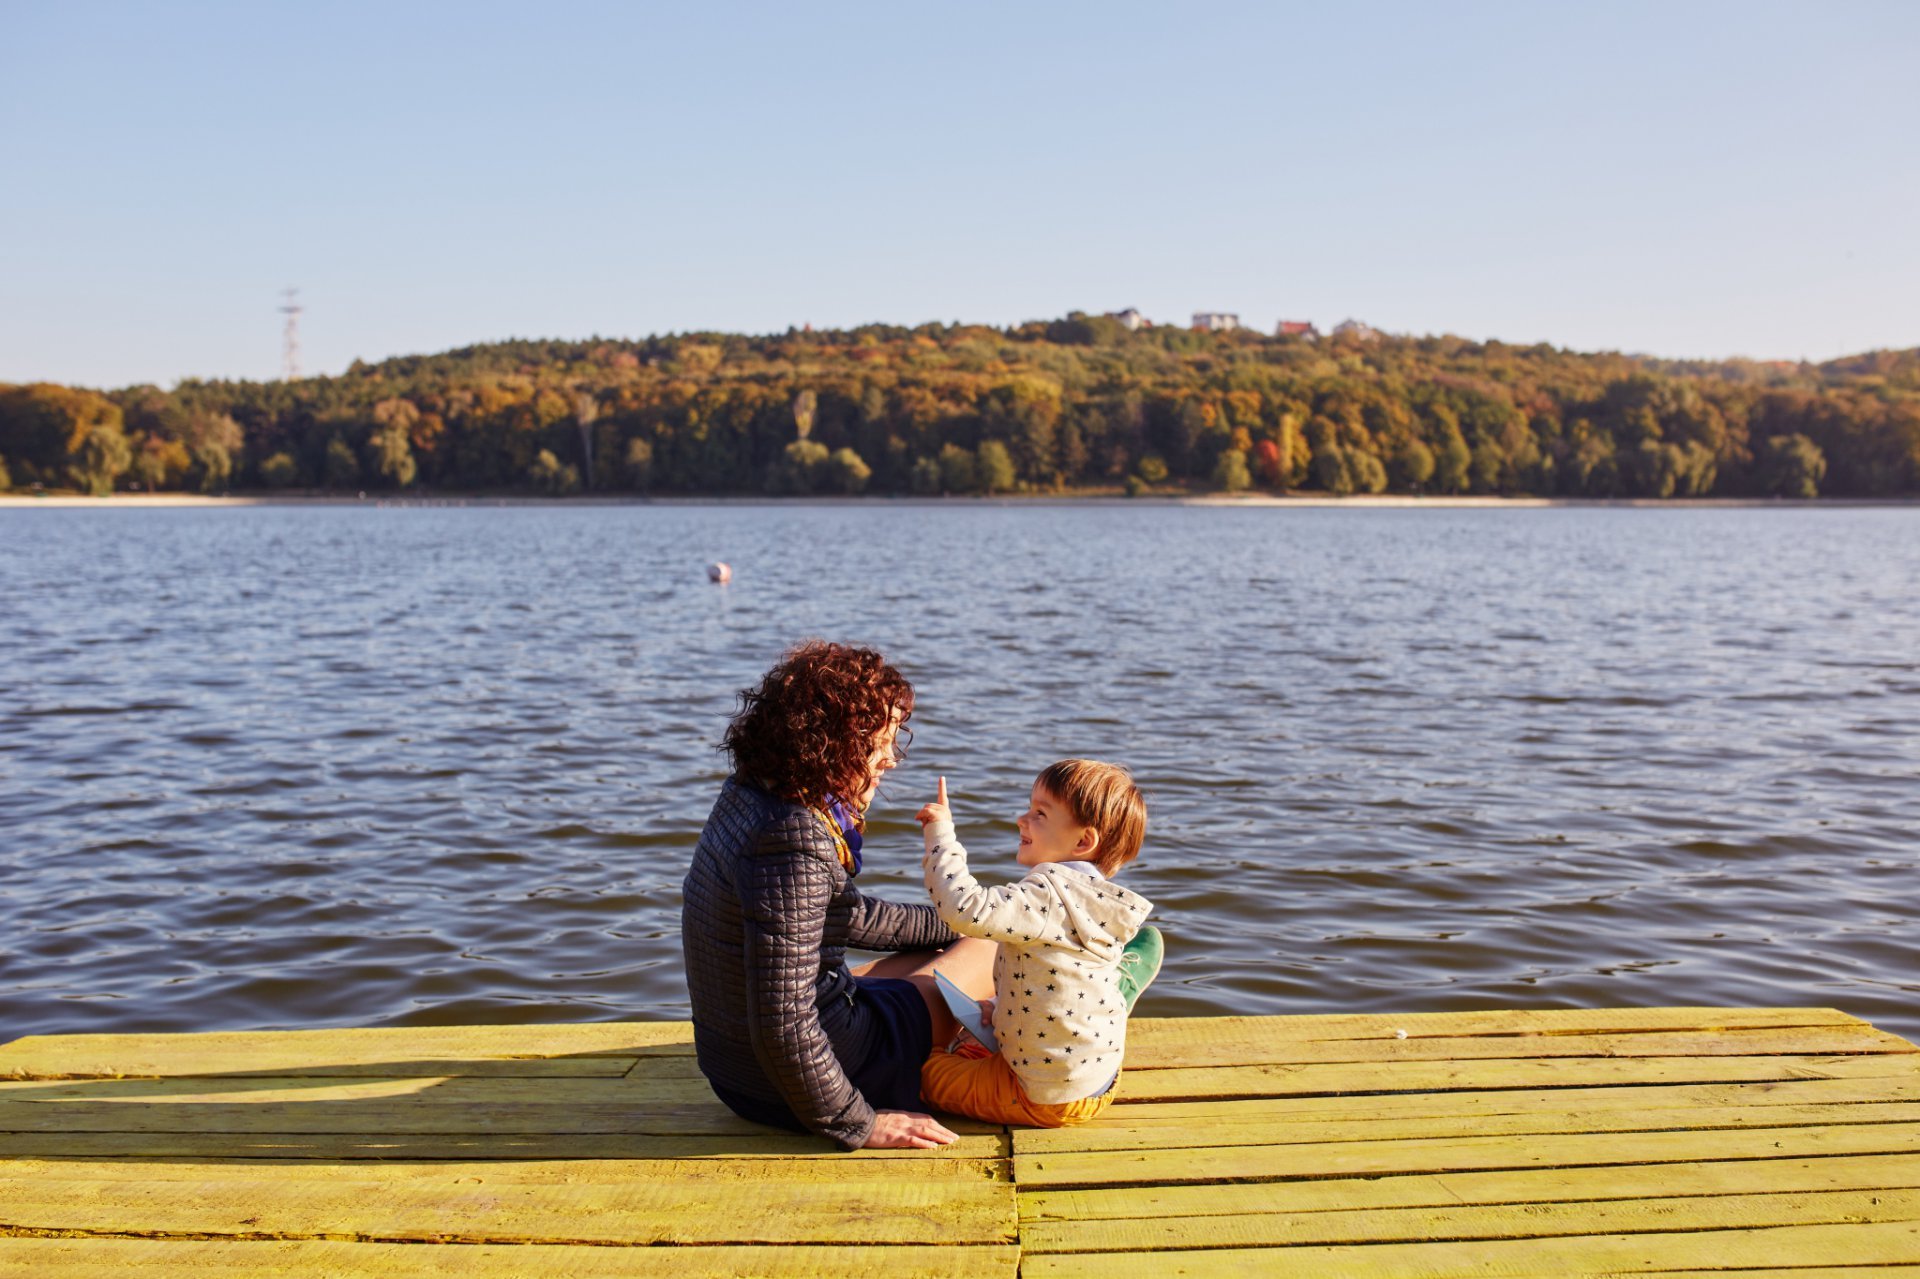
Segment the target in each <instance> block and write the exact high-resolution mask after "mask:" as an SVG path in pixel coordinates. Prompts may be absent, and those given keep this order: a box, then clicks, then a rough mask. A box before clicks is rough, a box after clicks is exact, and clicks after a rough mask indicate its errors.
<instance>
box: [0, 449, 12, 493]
mask: <svg viewBox="0 0 1920 1279" xmlns="http://www.w3.org/2000/svg"><path fill="white" fill-rule="evenodd" d="M12 487H13V473H12V472H10V471H9V470H7V459H6V458H4V457H0V493H5V492H6V491H7V490H9V489H11V488H12Z"/></svg>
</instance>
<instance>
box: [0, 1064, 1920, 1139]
mask: <svg viewBox="0 0 1920 1279" xmlns="http://www.w3.org/2000/svg"><path fill="white" fill-rule="evenodd" d="M461 1082H463V1083H466V1084H469V1085H473V1086H476V1087H477V1086H483V1085H486V1084H491V1083H495V1082H500V1083H506V1082H515V1083H518V1082H521V1081H504V1080H502V1081H493V1080H463V1081H461ZM6 1095H7V1094H6V1093H5V1092H3V1091H0V1097H4V1096H6ZM1876 1101H1877V1102H1886V1101H1920V1074H1912V1075H1895V1076H1885V1077H1881V1078H1869V1079H1788V1080H1764V1081H1761V1082H1759V1083H1751V1084H1675V1085H1655V1084H1646V1085H1641V1086H1639V1087H1632V1088H1549V1089H1523V1088H1513V1089H1496V1090H1493V1091H1488V1092H1436V1093H1398V1092H1396V1093H1365V1094H1361V1095H1359V1096H1331V1097H1330V1096H1309V1097H1251V1098H1224V1099H1217V1100H1208V1101H1168V1102H1121V1103H1119V1104H1117V1105H1115V1106H1114V1107H1113V1108H1112V1109H1110V1110H1108V1111H1107V1113H1106V1114H1105V1115H1104V1116H1102V1117H1101V1119H1100V1120H1099V1121H1098V1122H1099V1123H1101V1124H1119V1125H1125V1126H1138V1127H1145V1126H1148V1125H1151V1124H1186V1123H1191V1122H1193V1121H1195V1120H1203V1121H1204V1120H1251V1119H1262V1118H1271V1119H1301V1120H1329V1119H1339V1118H1360V1117H1363V1116H1378V1117H1380V1118H1389V1119H1393V1118H1401V1119H1404V1118H1412V1117H1415V1116H1421V1115H1520V1114H1529V1113H1532V1112H1535V1111H1541V1110H1577V1109H1593V1110H1611V1109H1620V1110H1637V1109H1643V1108H1649V1107H1653V1108H1661V1109H1677V1108H1680V1107H1684V1106H1803V1105H1825V1104H1844V1103H1848V1102H1876Z"/></svg>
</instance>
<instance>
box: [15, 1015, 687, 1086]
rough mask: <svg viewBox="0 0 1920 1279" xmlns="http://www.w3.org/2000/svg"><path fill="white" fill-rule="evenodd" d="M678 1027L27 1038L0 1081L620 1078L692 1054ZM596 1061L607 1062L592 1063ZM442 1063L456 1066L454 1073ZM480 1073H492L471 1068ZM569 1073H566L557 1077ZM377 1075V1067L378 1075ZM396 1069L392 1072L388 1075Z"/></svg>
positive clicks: (674, 1024) (459, 1028) (668, 1023)
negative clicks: (356, 1075) (650, 1057)
mask: <svg viewBox="0 0 1920 1279" xmlns="http://www.w3.org/2000/svg"><path fill="white" fill-rule="evenodd" d="M692 1042H693V1027H692V1026H691V1025H690V1024H689V1023H687V1022H678V1021H659V1022H582V1023H579V1024H576V1025H541V1026H419V1027H378V1028H373V1029H356V1030H272V1031H221V1032H213V1033H207V1034H155V1035H30V1036H27V1037H26V1038H24V1039H16V1040H14V1041H13V1042H12V1043H9V1044H7V1045H5V1046H4V1047H0V1076H10V1077H13V1078H60V1077H73V1078H100V1077H104V1078H112V1077H114V1076H117V1075H181V1074H237V1073H245V1074H276V1073H288V1072H293V1073H298V1074H302V1075H326V1074H342V1073H352V1072H362V1071H365V1070H366V1068H368V1067H373V1068H375V1069H373V1070H372V1071H371V1072H369V1073H374V1074H383V1075H389V1076H392V1075H411V1074H421V1073H432V1074H437V1075H460V1074H474V1073H484V1074H511V1073H515V1072H513V1071H510V1070H503V1069H500V1068H499V1067H500V1066H502V1065H517V1066H520V1067H522V1069H521V1070H520V1072H519V1073H523V1074H535V1073H541V1072H540V1071H539V1070H537V1069H534V1067H538V1066H540V1065H541V1064H542V1063H544V1065H545V1068H546V1069H545V1073H548V1074H566V1073H573V1074H579V1075H592V1074H620V1073H623V1072H624V1071H625V1070H626V1069H627V1067H628V1066H630V1065H632V1064H633V1062H634V1061H635V1060H637V1059H639V1058H640V1057H641V1056H643V1055H647V1054H649V1053H663V1052H669V1051H670V1052H671V1054H673V1055H684V1054H685V1053H687V1052H691V1051H692V1047H691V1046H692ZM596 1058H611V1059H612V1060H609V1061H595V1060H594V1059H596ZM449 1063H457V1066H455V1065H450V1064H449ZM483 1065H489V1066H491V1067H492V1068H491V1069H484V1070H483V1069H480V1067H482V1066H483ZM558 1066H571V1067H573V1069H572V1070H571V1071H570V1072H569V1071H565V1070H560V1069H556V1067H558ZM382 1067H384V1068H385V1069H379V1068H382ZM396 1067H397V1068H396Z"/></svg>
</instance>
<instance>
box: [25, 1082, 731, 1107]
mask: <svg viewBox="0 0 1920 1279" xmlns="http://www.w3.org/2000/svg"><path fill="white" fill-rule="evenodd" d="M398 1097H404V1098H406V1099H407V1100H409V1101H412V1102H416V1103H419V1104H423V1105H425V1104H432V1105H448V1106H473V1105H490V1104H494V1103H501V1102H506V1103H522V1104H523V1103H528V1102H546V1103H551V1104H561V1103H567V1104H573V1103H578V1104H582V1105H603V1106H613V1105H618V1106H630V1105H656V1104H663V1103H680V1102H698V1103H701V1104H707V1103H711V1104H715V1105H717V1104H719V1103H718V1102H715V1101H714V1096H713V1090H712V1089H711V1088H710V1087H708V1085H707V1081H706V1080H705V1079H703V1078H701V1077H700V1076H699V1075H691V1076H688V1077H685V1078H673V1079H656V1078H642V1077H636V1076H632V1075H629V1076H627V1077H625V1078H614V1079H525V1078H518V1077H511V1076H509V1077H499V1076H495V1077H480V1078H452V1077H448V1076H433V1075H415V1076H410V1077H403V1078H399V1079H379V1078H373V1077H367V1076H360V1077H340V1076H321V1077H316V1078H306V1079H303V1078H298V1077H295V1076H290V1075H250V1076H239V1077H230V1078H218V1077H215V1078H207V1077H205V1076H201V1075H171V1076H162V1077H153V1076H141V1077H139V1078H134V1079H36V1080H24V1081H21V1080H15V1081H8V1082H0V1103H5V1102H18V1101H33V1102H68V1101H94V1102H117V1103H124V1102H134V1103H140V1104H155V1105H171V1104H175V1103H179V1104H191V1105H206V1104H208V1103H211V1102H251V1101H270V1100H284V1101H293V1100H299V1101H313V1102H342V1101H360V1100H364V1099H370V1098H398Z"/></svg>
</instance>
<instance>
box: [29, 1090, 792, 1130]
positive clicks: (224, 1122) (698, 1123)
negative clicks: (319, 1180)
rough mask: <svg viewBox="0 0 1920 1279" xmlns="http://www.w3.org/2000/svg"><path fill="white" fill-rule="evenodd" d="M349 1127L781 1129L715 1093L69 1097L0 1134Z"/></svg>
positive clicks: (32, 1111)
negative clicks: (570, 1099)
mask: <svg viewBox="0 0 1920 1279" xmlns="http://www.w3.org/2000/svg"><path fill="white" fill-rule="evenodd" d="M145 1132H155V1133H159V1132H175V1133H206V1134H219V1133H225V1134H229V1135H232V1136H243V1135H247V1134H252V1133H311V1134H318V1133H340V1134H388V1135H392V1136H415V1135H426V1134H455V1133H458V1134H484V1133H536V1134H539V1135H542V1136H548V1137H563V1136H572V1135H580V1134H589V1135H590V1134H606V1135H638V1134H660V1135H673V1134H712V1133H729V1134H737V1135H741V1136H749V1135H756V1134H762V1133H771V1132H772V1130H771V1129H768V1128H765V1127H763V1126H761V1125H759V1124H754V1123H750V1122H748V1121H747V1120H745V1119H741V1118H739V1117H738V1116H736V1115H735V1114H734V1113H733V1112H732V1111H730V1110H728V1109H727V1108H726V1107H725V1106H723V1105H721V1104H720V1103H719V1102H718V1101H714V1100H711V1099H708V1100H705V1101H699V1102H682V1103H678V1104H665V1105H653V1106H638V1105H635V1106H617V1105H586V1104H581V1103H575V1104H573V1105H565V1104H562V1105H553V1106H548V1105H541V1104H538V1103H533V1102H496V1103H490V1104H484V1105H471V1106H434V1105H423V1104H420V1103H417V1102H413V1101H407V1100H379V1099H375V1100H362V1101H347V1102H331V1103H330V1102H306V1101H280V1100H261V1101H253V1102H241V1103H233V1102H211V1103H207V1104H203V1105H197V1106H178V1105H175V1106H130V1105H122V1104H116V1103H112V1102H94V1101H70V1102H65V1103H63V1104H61V1105H57V1106H51V1105H40V1104H36V1103H34V1102H25V1101H23V1102H0V1133H7V1134H17V1133H68V1134H75V1133H145Z"/></svg>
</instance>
